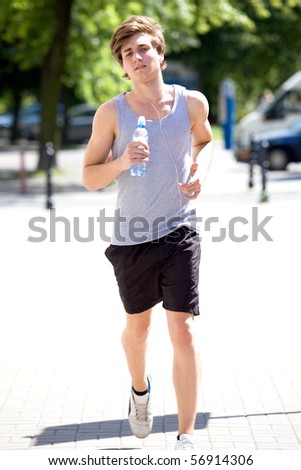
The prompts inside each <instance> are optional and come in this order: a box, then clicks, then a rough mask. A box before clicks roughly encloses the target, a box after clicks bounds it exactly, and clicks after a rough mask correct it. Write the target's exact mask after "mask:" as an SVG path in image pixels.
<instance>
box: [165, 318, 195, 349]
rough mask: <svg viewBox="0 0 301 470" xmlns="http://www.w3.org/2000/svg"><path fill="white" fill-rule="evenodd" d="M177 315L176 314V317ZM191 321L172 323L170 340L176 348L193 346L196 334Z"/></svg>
mask: <svg viewBox="0 0 301 470" xmlns="http://www.w3.org/2000/svg"><path fill="white" fill-rule="evenodd" d="M176 314H177V313H175V315H176ZM192 326H193V325H192V322H191V320H190V319H186V320H176V321H171V322H170V327H169V331H170V338H171V341H172V343H173V345H174V346H178V347H184V346H191V345H192V344H193V341H194V333H193V327H192Z"/></svg>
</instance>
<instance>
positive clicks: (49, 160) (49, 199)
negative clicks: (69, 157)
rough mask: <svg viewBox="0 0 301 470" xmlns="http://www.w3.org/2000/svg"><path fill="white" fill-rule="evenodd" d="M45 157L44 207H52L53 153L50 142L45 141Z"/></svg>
mask: <svg viewBox="0 0 301 470" xmlns="http://www.w3.org/2000/svg"><path fill="white" fill-rule="evenodd" d="M45 152H46V158H47V184H46V209H53V202H52V157H53V155H54V147H53V143H52V142H47V144H46V148H45Z"/></svg>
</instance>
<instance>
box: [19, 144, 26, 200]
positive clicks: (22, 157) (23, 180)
mask: <svg viewBox="0 0 301 470" xmlns="http://www.w3.org/2000/svg"><path fill="white" fill-rule="evenodd" d="M19 182H20V194H26V192H27V184H26V170H25V149H24V147H21V148H20V176H19Z"/></svg>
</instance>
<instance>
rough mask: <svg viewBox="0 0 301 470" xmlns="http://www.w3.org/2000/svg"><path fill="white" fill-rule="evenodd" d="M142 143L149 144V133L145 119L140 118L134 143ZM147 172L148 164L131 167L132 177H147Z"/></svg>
mask: <svg viewBox="0 0 301 470" xmlns="http://www.w3.org/2000/svg"><path fill="white" fill-rule="evenodd" d="M137 140H139V141H141V142H144V143H146V144H147V142H148V133H147V130H146V127H145V117H144V116H139V117H138V122H137V127H136V129H135V132H134V134H133V141H134V142H135V141H137ZM146 172H147V164H146V162H141V163H136V165H133V166H132V167H131V175H132V176H145V175H146Z"/></svg>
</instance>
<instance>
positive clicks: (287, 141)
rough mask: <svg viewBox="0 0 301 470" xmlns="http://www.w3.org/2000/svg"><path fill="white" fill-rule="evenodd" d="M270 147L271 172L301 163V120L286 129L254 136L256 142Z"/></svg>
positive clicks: (259, 133)
mask: <svg viewBox="0 0 301 470" xmlns="http://www.w3.org/2000/svg"><path fill="white" fill-rule="evenodd" d="M263 140H265V141H266V142H267V145H268V147H267V148H268V150H267V151H268V160H269V169H270V170H285V169H286V168H287V165H288V164H289V163H292V162H301V118H300V119H299V120H298V121H295V122H294V123H292V124H291V125H290V126H289V127H287V128H284V129H274V130H271V131H269V132H258V133H257V134H254V141H255V142H257V143H258V142H259V141H263Z"/></svg>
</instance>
